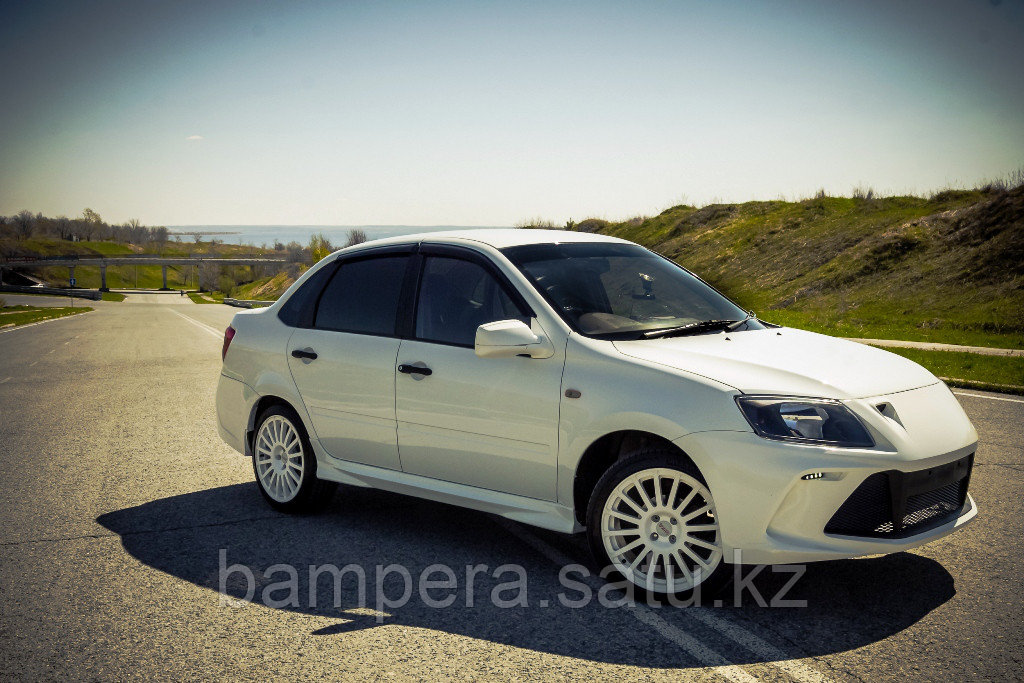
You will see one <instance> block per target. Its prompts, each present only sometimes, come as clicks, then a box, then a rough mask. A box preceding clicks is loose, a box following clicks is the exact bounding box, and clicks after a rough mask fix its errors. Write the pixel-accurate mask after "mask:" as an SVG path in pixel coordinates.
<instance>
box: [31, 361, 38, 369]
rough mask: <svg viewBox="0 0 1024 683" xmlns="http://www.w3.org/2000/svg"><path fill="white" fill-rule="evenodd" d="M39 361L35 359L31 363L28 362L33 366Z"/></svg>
mask: <svg viewBox="0 0 1024 683" xmlns="http://www.w3.org/2000/svg"><path fill="white" fill-rule="evenodd" d="M38 362H39V361H37V360H34V361H32V362H31V363H29V364H28V366H29V367H30V368H31V367H32V366H34V365H35V364H36V363H38Z"/></svg>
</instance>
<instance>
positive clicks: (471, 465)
mask: <svg viewBox="0 0 1024 683" xmlns="http://www.w3.org/2000/svg"><path fill="white" fill-rule="evenodd" d="M421 253H422V254H423V256H422V265H421V270H422V274H421V276H420V280H419V293H418V298H417V305H416V310H415V313H414V316H415V320H414V326H413V330H411V331H410V332H411V334H410V335H409V336H411V337H413V338H407V339H404V340H403V341H402V344H401V348H400V350H399V354H398V363H399V369H400V370H405V371H404V372H399V373H398V374H397V375H396V377H395V386H396V399H397V413H396V415H397V418H398V438H399V448H400V451H401V455H402V465H403V468H404V470H405V471H406V472H409V473H412V474H419V475H423V476H427V477H432V478H435V479H441V480H445V481H451V482H456V483H460V484H468V485H471V486H477V487H481V488H485V489H490V490H493V491H503V492H506V493H513V494H517V495H522V496H528V497H531V498H538V499H543V500H554V499H555V488H556V464H557V453H558V405H559V391H560V386H561V377H562V365H563V362H564V353H561V352H559V353H556V354H555V356H554V357H552V358H546V359H534V358H524V357H517V358H478V357H477V355H476V353H474V351H473V342H474V339H475V336H476V328H477V327H478V326H479V325H482V324H484V323H487V322H493V321H496V320H508V319H512V318H518V319H520V320H523V321H524V322H527V323H528V324H531V323H532V320H531V318H532V311H531V310H530V309H529V307H528V305H527V304H526V303H525V301H523V299H522V297H521V296H520V295H519V294H518V292H516V291H515V289H514V288H513V287H512V285H511V284H510V283H509V282H508V281H507V279H504V278H503V276H501V274H500V272H499V271H498V270H497V269H496V267H495V266H494V265H493V264H490V263H489V261H488V259H487V258H486V257H485V256H484V255H482V254H478V253H476V252H472V251H469V250H464V249H453V248H444V247H436V246H435V247H433V248H431V247H429V246H427V245H424V246H423V247H421ZM415 368H427V369H429V371H430V374H429V375H426V374H423V373H422V372H419V371H417V370H416V369H415Z"/></svg>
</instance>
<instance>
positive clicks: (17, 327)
mask: <svg viewBox="0 0 1024 683" xmlns="http://www.w3.org/2000/svg"><path fill="white" fill-rule="evenodd" d="M95 312H96V309H95V308H94V309H92V310H90V311H83V312H82V313H72V314H70V315H62V316H59V317H57V318H49V319H47V320H40V321H39V322H34V323H25V324H24V325H14V326H13V327H5V328H3V329H0V334H4V333H6V332H14V331H16V330H23V329H25V328H26V327H35V326H36V325H45V324H46V323H55V322H57V321H58V320H66V319H68V318H77V317H78V316H80V315H89V314H90V313H95Z"/></svg>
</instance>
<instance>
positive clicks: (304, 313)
mask: <svg viewBox="0 0 1024 683" xmlns="http://www.w3.org/2000/svg"><path fill="white" fill-rule="evenodd" d="M332 273H334V265H333V264H327V265H325V266H324V267H323V268H321V269H320V270H318V271H316V272H315V273H313V274H312V275H310V276H309V279H308V280H306V281H305V282H303V283H302V286H301V287H299V289H298V290H297V291H296V292H295V293H294V294H292V295H291V296H290V297H288V301H285V302H284V304H282V305H281V310H280V311H278V314H277V317H278V318H280V319H281V322H283V323H284V324H285V325H289V326H291V327H308V326H309V325H312V324H313V308H314V307H315V306H316V299H317V297H318V296H320V292H321V291H322V290H323V288H324V285H326V284H327V280H329V279H330V277H331V274H332Z"/></svg>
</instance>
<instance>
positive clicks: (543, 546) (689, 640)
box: [496, 517, 831, 683]
mask: <svg viewBox="0 0 1024 683" xmlns="http://www.w3.org/2000/svg"><path fill="white" fill-rule="evenodd" d="M496 521H497V522H498V523H499V524H501V525H502V526H503V527H505V528H506V529H508V530H509V531H510V532H512V534H513V535H515V536H517V537H518V538H519V539H520V540H522V541H523V542H525V543H526V544H527V545H529V546H531V547H533V548H534V549H535V550H537V551H538V552H540V553H541V554H542V555H544V556H545V557H547V558H548V559H549V560H551V561H552V562H554V563H555V564H557V565H560V566H562V567H564V566H566V565H569V564H573V561H572V560H571V559H569V557H567V556H566V555H565V554H564V553H562V552H561V551H560V550H558V549H557V548H554V547H552V546H551V545H549V544H548V543H545V542H544V541H543V540H542V539H540V538H538V537H537V536H534V535H533V534H531V533H529V532H528V531H527V530H526V529H524V528H523V527H522V526H520V525H518V524H516V523H515V522H512V521H509V520H506V519H503V518H500V517H499V518H497V520H496ZM629 613H630V614H632V615H633V616H634V617H635V618H636V619H637V620H638V621H640V622H642V623H644V624H647V625H648V626H651V627H653V628H654V629H655V630H656V631H657V632H658V633H659V634H661V635H662V636H663V637H664V638H666V639H667V640H670V641H672V642H673V643H675V644H676V645H678V646H679V647H681V648H683V649H684V650H686V652H688V653H689V654H690V656H692V657H693V658H694V659H696V660H697V661H698V662H700V663H701V665H702V666H705V667H710V668H711V669H712V670H713V671H714V672H715V673H717V674H719V675H720V676H722V677H724V678H727V679H729V680H731V681H753V680H757V679H756V678H754V677H753V676H751V675H750V674H748V673H747V672H746V671H744V670H743V669H742V668H740V667H739V666H737V665H734V664H730V663H729V660H728V659H726V658H725V657H724V656H723V655H722V654H721V653H719V652H718V651H716V650H714V649H712V648H711V647H708V646H707V645H705V644H704V643H702V642H700V641H699V640H697V639H696V638H694V637H693V636H691V635H690V634H688V633H686V632H685V631H682V630H681V629H679V628H678V627H676V626H674V625H672V624H670V623H669V622H667V621H665V620H664V619H663V618H661V617H660V616H659V615H658V614H657V613H656V612H655V611H654V610H653V609H652V608H650V607H647V606H645V605H642V604H638V603H634V604H633V605H631V606H630V608H629ZM686 615H687V616H688V617H695V618H697V619H698V620H699V621H701V622H703V623H704V624H705V625H707V626H710V627H711V628H713V629H715V630H716V631H718V632H719V633H720V634H722V635H723V636H725V637H727V638H729V639H731V640H732V641H733V642H735V643H737V644H738V645H740V646H741V647H744V648H746V649H747V650H749V651H751V652H752V653H754V654H755V655H757V656H758V657H759V658H760V659H762V660H764V661H763V664H764V665H766V666H773V667H775V668H777V669H780V670H782V671H784V672H785V673H787V674H789V676H790V677H792V678H793V679H795V680H797V681H800V682H801V683H805V682H806V683H812V682H813V683H822V682H824V681H829V680H831V679H829V677H828V676H826V675H825V674H823V673H822V672H820V671H818V670H816V669H814V668H812V667H810V666H807V665H806V664H803V663H802V662H800V661H799V660H795V659H790V658H789V655H787V654H786V653H785V652H783V651H782V650H780V649H779V648H777V647H775V646H774V645H772V644H770V643H768V642H767V641H765V640H764V639H763V638H761V637H759V636H757V635H755V634H753V633H751V632H750V631H748V630H746V629H745V628H743V627H742V626H740V625H738V624H736V623H734V622H733V621H731V620H729V619H726V618H724V617H720V616H717V615H715V614H713V613H712V612H711V611H709V610H708V609H703V608H693V609H690V610H687V611H686Z"/></svg>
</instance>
